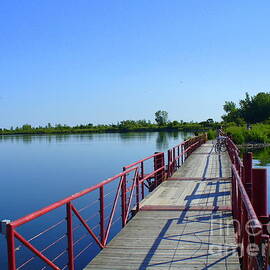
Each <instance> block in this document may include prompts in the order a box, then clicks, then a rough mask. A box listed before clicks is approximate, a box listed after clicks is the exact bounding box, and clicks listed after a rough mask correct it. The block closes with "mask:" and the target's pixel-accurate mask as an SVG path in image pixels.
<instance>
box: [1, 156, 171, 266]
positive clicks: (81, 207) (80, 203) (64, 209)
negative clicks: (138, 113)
mask: <svg viewBox="0 0 270 270" xmlns="http://www.w3.org/2000/svg"><path fill="white" fill-rule="evenodd" d="M165 179H166V168H165V161H164V153H155V154H153V155H151V156H149V157H147V158H145V159H142V160H139V161H137V162H135V163H133V164H130V165H128V166H125V167H124V168H123V172H122V173H120V174H117V175H116V176H114V177H112V178H109V179H107V180H105V181H103V182H101V183H100V184H98V185H95V186H93V187H90V188H88V189H86V190H84V191H81V192H79V193H76V194H74V195H72V196H70V197H68V198H66V199H64V200H61V201H59V202H56V203H54V204H52V205H50V206H48V207H45V208H43V209H41V210H39V211H36V212H34V213H32V214H30V215H27V216H25V217H23V218H21V219H18V220H16V221H13V222H8V221H2V222H1V228H2V233H4V234H6V238H7V249H8V264H9V266H8V267H9V269H10V270H15V269H29V267H31V269H46V268H47V267H50V268H52V269H75V268H76V267H75V262H76V260H77V258H78V257H79V256H80V255H81V254H82V253H83V252H84V251H86V250H87V249H88V248H91V246H92V245H96V246H97V247H99V248H101V249H102V248H104V247H106V245H107V243H108V241H109V240H110V239H111V238H112V237H113V236H114V235H115V234H116V233H117V232H118V231H119V230H120V228H121V226H122V227H124V226H125V225H126V223H127V222H128V220H129V219H130V218H131V216H132V215H133V214H134V212H136V211H138V210H139V208H140V201H141V200H142V199H143V198H144V196H145V193H146V192H147V191H146V190H145V188H146V187H147V188H148V191H152V190H153V189H154V188H155V187H157V186H158V185H159V184H160V183H161V182H163V181H164V180H165ZM89 196H90V197H91V196H92V197H91V198H88V197H89ZM85 201H86V204H85ZM55 211H58V212H57V214H55V216H57V218H59V220H58V221H57V222H52V224H51V225H48V224H50V223H49V221H50V220H52V221H54V220H55V217H52V218H49V219H48V218H47V215H48V214H53V213H54V212H55ZM87 211H89V212H90V215H89V213H88V215H87V213H86V212H87ZM41 218H43V220H42V221H40V222H39V219H41ZM95 221H98V222H97V223H95ZM31 222H36V223H37V224H39V225H36V226H35V228H39V227H38V226H41V227H42V230H37V231H36V232H35V234H33V233H32V232H29V230H24V228H22V227H24V225H29V224H30V223H31ZM118 222H120V223H121V225H119V224H118ZM29 226H31V225H29ZM113 226H118V227H117V228H116V229H114V230H112V227H113ZM32 227H33V226H31V229H32ZM60 227H61V228H60ZM21 228H22V231H23V232H24V234H23V233H21V232H19V230H20V229H21ZM81 228H83V229H84V232H83V233H81V234H78V233H77V232H78V231H79V230H81ZM60 229H61V230H62V233H61V234H60V235H59V236H57V237H55V238H56V239H55V238H54V239H50V241H49V240H48V239H49V238H50V237H48V234H49V233H51V232H52V231H58V230H59V231H60ZM52 234H53V236H55V233H52ZM87 237H88V238H90V240H91V242H90V243H87V245H86V246H84V247H82V245H81V243H82V242H85V239H86V238H87ZM43 242H44V244H42V243H43ZM59 247H60V248H59ZM78 247H79V249H78ZM23 250H24V251H25V250H28V251H30V254H27V255H28V256H27V255H21V252H22V251H23ZM76 250H77V252H76ZM18 253H19V254H18ZM26 253H27V252H26ZM37 258H38V259H39V263H36V264H35V262H36V261H37ZM40 262H42V263H40ZM40 264H41V266H40Z"/></svg>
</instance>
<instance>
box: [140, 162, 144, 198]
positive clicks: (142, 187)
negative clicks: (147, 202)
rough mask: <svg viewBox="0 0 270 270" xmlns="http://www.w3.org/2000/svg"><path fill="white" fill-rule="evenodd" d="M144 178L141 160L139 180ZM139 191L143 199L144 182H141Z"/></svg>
mask: <svg viewBox="0 0 270 270" xmlns="http://www.w3.org/2000/svg"><path fill="white" fill-rule="evenodd" d="M143 178H144V164H143V162H141V177H140V180H141V179H143ZM141 193H142V199H144V182H142V183H141Z"/></svg>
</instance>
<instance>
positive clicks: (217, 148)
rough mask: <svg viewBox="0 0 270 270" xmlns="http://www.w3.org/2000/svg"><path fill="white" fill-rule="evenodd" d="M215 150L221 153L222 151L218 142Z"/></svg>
mask: <svg viewBox="0 0 270 270" xmlns="http://www.w3.org/2000/svg"><path fill="white" fill-rule="evenodd" d="M215 152H216V153H219V152H220V146H219V144H218V143H216V144H215Z"/></svg>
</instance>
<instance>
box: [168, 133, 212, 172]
mask: <svg viewBox="0 0 270 270" xmlns="http://www.w3.org/2000/svg"><path fill="white" fill-rule="evenodd" d="M206 141H207V136H206V134H203V135H200V136H197V137H194V138H191V139H189V140H186V141H184V142H182V143H181V144H178V145H176V146H174V147H173V148H171V149H169V150H168V166H167V176H168V177H170V176H172V174H173V173H174V172H175V171H176V170H177V169H178V168H179V167H180V166H181V165H182V164H183V163H184V161H185V160H186V159H187V158H188V157H189V155H190V154H191V153H192V152H193V151H194V150H196V149H197V148H198V147H199V146H201V145H202V144H203V143H205V142H206Z"/></svg>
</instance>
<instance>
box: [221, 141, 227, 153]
mask: <svg viewBox="0 0 270 270" xmlns="http://www.w3.org/2000/svg"><path fill="white" fill-rule="evenodd" d="M220 151H221V152H226V151H227V146H226V144H225V143H222V144H221V145H220Z"/></svg>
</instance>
